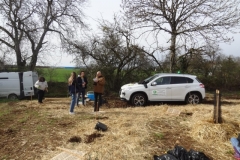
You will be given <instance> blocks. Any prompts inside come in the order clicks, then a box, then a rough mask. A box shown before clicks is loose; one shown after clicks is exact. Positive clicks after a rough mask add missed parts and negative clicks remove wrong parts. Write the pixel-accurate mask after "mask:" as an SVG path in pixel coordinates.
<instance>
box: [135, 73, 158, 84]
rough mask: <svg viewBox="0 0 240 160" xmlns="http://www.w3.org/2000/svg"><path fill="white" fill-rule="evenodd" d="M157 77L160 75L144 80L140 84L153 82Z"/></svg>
mask: <svg viewBox="0 0 240 160" xmlns="http://www.w3.org/2000/svg"><path fill="white" fill-rule="evenodd" d="M156 77H158V75H154V76H151V77H148V78H147V79H144V80H143V81H140V82H139V84H147V83H148V82H150V81H152V80H153V79H155V78H156Z"/></svg>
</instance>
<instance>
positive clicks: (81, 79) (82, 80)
mask: <svg viewBox="0 0 240 160" xmlns="http://www.w3.org/2000/svg"><path fill="white" fill-rule="evenodd" d="M77 83H78V86H79V93H78V97H77V106H79V104H78V103H79V99H80V96H81V97H82V105H83V106H85V91H86V89H87V84H88V81H87V77H85V72H84V71H81V72H80V75H79V76H78V78H77Z"/></svg>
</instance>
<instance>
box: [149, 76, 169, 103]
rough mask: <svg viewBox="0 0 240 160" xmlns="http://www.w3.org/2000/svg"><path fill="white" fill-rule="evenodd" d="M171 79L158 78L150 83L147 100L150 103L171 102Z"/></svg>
mask: <svg viewBox="0 0 240 160" xmlns="http://www.w3.org/2000/svg"><path fill="white" fill-rule="evenodd" d="M170 81H171V77H170V76H165V77H159V78H157V79H155V80H154V81H152V82H151V85H150V86H149V93H148V95H149V96H148V98H149V100H150V101H169V100H171V84H170Z"/></svg>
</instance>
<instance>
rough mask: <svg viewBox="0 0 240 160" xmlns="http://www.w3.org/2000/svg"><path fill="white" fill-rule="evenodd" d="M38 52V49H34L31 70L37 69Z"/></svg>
mask: <svg viewBox="0 0 240 160" xmlns="http://www.w3.org/2000/svg"><path fill="white" fill-rule="evenodd" d="M38 52H39V51H36V50H34V51H33V54H32V58H31V62H30V64H29V70H30V71H33V70H34V69H35V67H36V64H37V57H38Z"/></svg>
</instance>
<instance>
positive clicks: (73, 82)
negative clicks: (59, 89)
mask: <svg viewBox="0 0 240 160" xmlns="http://www.w3.org/2000/svg"><path fill="white" fill-rule="evenodd" d="M68 90H69V93H70V95H71V103H70V112H69V114H74V107H75V104H76V98H77V93H78V91H79V86H78V84H77V75H76V73H75V72H72V73H71V76H70V77H69V78H68Z"/></svg>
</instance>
